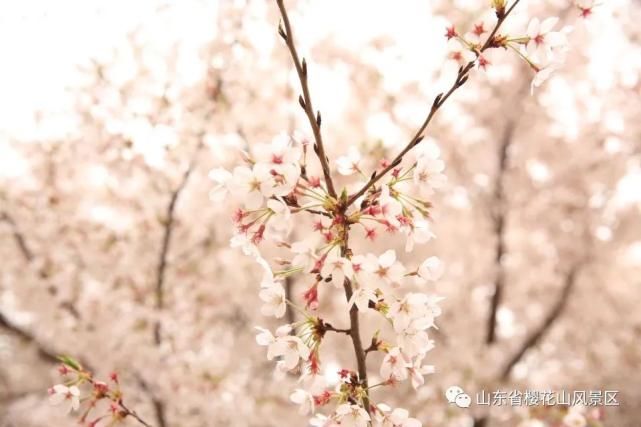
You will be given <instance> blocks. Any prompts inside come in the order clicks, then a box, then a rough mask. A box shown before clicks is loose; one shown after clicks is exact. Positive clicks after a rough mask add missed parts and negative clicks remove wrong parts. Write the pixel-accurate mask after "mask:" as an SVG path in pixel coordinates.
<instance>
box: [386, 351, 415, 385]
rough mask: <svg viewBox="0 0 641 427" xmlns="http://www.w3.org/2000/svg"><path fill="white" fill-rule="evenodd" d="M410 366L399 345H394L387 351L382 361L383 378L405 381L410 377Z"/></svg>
mask: <svg viewBox="0 0 641 427" xmlns="http://www.w3.org/2000/svg"><path fill="white" fill-rule="evenodd" d="M409 366H410V363H409V361H408V360H407V358H406V356H405V355H404V354H403V353H402V352H401V349H400V348H399V347H393V348H391V349H389V350H388V351H387V354H386V355H385V357H384V358H383V363H381V370H380V374H381V378H383V379H385V380H388V379H393V380H395V381H403V380H405V379H407V377H408V371H407V368H408V367H409Z"/></svg>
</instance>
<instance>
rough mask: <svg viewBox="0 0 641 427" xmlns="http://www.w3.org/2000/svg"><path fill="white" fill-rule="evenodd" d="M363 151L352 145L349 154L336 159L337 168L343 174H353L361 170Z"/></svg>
mask: <svg viewBox="0 0 641 427" xmlns="http://www.w3.org/2000/svg"><path fill="white" fill-rule="evenodd" d="M361 158H362V157H361V153H360V152H359V151H358V149H357V148H356V147H350V148H349V150H348V151H347V154H346V155H344V156H341V157H339V158H337V159H336V170H337V171H338V173H340V174H341V175H352V174H354V173H357V172H360V169H359V162H360V161H361Z"/></svg>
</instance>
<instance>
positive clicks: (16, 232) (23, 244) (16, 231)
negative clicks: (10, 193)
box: [0, 212, 33, 262]
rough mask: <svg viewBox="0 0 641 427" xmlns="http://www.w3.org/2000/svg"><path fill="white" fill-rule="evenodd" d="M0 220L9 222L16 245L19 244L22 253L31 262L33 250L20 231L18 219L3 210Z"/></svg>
mask: <svg viewBox="0 0 641 427" xmlns="http://www.w3.org/2000/svg"><path fill="white" fill-rule="evenodd" d="M0 220H1V221H4V222H6V223H7V224H9V227H10V228H11V233H12V234H13V239H14V240H15V241H16V245H18V249H20V253H21V254H22V256H23V257H24V259H25V260H26V261H27V262H31V261H32V260H33V252H32V251H31V249H30V248H29V245H27V241H26V239H25V237H24V235H23V234H22V232H21V231H20V228H18V224H16V221H15V220H14V219H13V217H11V215H9V214H8V213H7V212H2V214H1V215H0Z"/></svg>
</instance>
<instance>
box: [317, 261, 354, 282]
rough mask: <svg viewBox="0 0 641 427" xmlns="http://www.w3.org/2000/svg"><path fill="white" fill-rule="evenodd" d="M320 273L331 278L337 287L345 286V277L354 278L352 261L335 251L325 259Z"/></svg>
mask: <svg viewBox="0 0 641 427" xmlns="http://www.w3.org/2000/svg"><path fill="white" fill-rule="evenodd" d="M320 273H321V275H322V276H323V277H324V278H326V279H329V278H331V283H332V284H333V285H334V286H335V287H337V288H340V287H342V286H343V283H344V282H345V278H348V279H352V278H353V276H354V271H353V269H352V263H351V262H350V261H349V260H348V259H347V258H344V257H341V256H338V255H336V254H334V253H332V254H331V255H330V256H328V257H327V258H326V259H325V261H324V262H323V268H322V269H321V272H320Z"/></svg>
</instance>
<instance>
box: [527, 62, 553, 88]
mask: <svg viewBox="0 0 641 427" xmlns="http://www.w3.org/2000/svg"><path fill="white" fill-rule="evenodd" d="M555 70H556V66H554V65H548V66H547V67H545V68H540V69H539V71H537V72H536V74H535V75H534V78H533V79H532V84H531V85H530V93H534V88H535V87H539V86H541V85H542V84H543V83H545V81H546V80H547V79H549V78H550V76H551V75H552V73H553V72H554V71H555Z"/></svg>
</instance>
